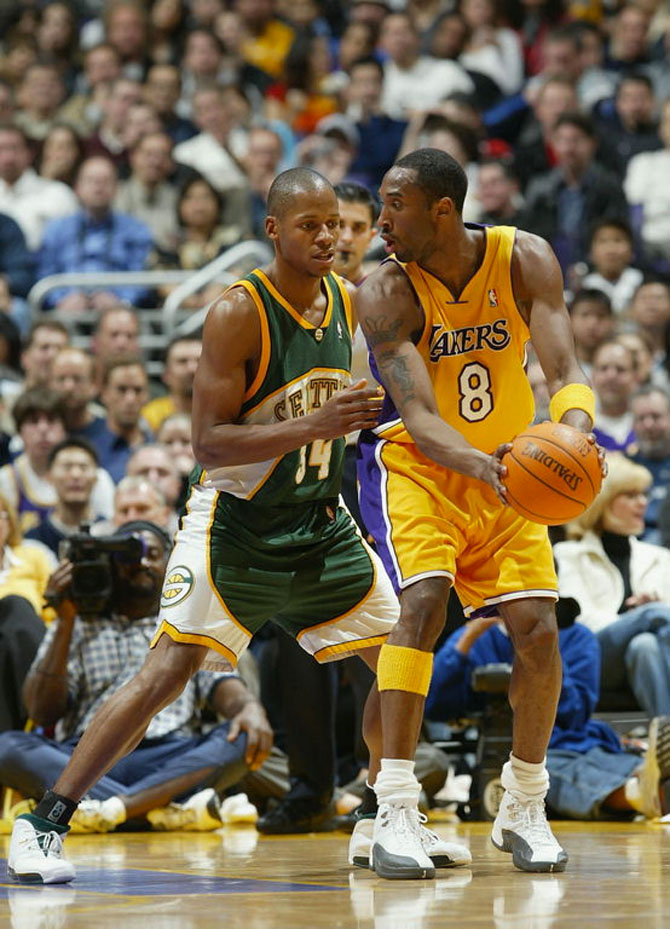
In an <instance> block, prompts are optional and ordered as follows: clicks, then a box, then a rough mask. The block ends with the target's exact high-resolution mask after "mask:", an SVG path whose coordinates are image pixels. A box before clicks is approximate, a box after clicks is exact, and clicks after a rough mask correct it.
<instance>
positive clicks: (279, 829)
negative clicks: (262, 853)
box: [256, 797, 335, 835]
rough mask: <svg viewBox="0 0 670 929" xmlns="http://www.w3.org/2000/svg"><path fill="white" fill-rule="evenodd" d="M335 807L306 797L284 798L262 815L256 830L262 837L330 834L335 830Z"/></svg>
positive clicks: (329, 803)
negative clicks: (313, 833) (308, 833)
mask: <svg viewBox="0 0 670 929" xmlns="http://www.w3.org/2000/svg"><path fill="white" fill-rule="evenodd" d="M334 816H335V805H334V804H333V802H332V801H329V802H328V803H326V804H324V803H322V802H317V801H314V800H312V799H310V798H308V797H285V798H284V799H283V800H280V801H279V803H278V804H277V805H276V806H275V807H273V808H272V809H271V810H270V811H269V812H267V813H264V814H263V816H261V817H260V819H259V820H258V822H257V823H256V828H257V829H258V831H259V832H262V833H263V834H264V835H292V834H294V833H301V832H331V831H332V830H333V829H334V828H335V823H334Z"/></svg>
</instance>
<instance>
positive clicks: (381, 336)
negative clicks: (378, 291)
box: [363, 316, 402, 349]
mask: <svg viewBox="0 0 670 929" xmlns="http://www.w3.org/2000/svg"><path fill="white" fill-rule="evenodd" d="M401 325H402V319H394V320H393V321H392V322H389V320H388V318H387V317H386V316H380V317H376V316H366V317H365V326H364V327H363V328H364V329H365V337H366V339H367V342H368V345H369V346H370V348H372V349H374V347H375V345H381V344H382V342H395V341H396V340H397V338H398V331H399V330H400V327H401Z"/></svg>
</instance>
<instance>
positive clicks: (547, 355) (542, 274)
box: [512, 231, 593, 432]
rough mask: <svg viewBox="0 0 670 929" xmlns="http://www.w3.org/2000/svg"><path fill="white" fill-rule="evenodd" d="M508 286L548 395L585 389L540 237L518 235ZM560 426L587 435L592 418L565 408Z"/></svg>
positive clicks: (554, 267) (553, 266)
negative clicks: (574, 387)
mask: <svg viewBox="0 0 670 929" xmlns="http://www.w3.org/2000/svg"><path fill="white" fill-rule="evenodd" d="M512 286H513V287H514V296H515V299H516V303H517V306H518V308H519V310H520V312H521V314H522V315H523V317H524V319H525V320H526V322H527V323H528V325H529V327H530V335H531V340H532V343H533V347H534V349H535V351H536V353H537V357H538V360H539V362H540V364H541V365H542V370H543V371H544V376H545V377H546V379H547V386H548V388H549V394H550V396H552V397H553V396H554V394H556V393H558V391H559V390H561V389H562V388H563V387H567V385H568V384H585V385H588V378H587V377H586V375H585V374H584V372H583V371H582V369H581V368H580V366H579V362H578V361H577V356H576V355H575V341H574V337H573V335H572V327H571V325H570V317H569V315H568V311H567V308H566V306H565V301H564V299H563V275H562V273H561V268H560V265H559V263H558V261H557V259H556V256H555V255H554V253H553V251H552V249H551V246H550V245H549V244H548V243H547V242H545V240H544V239H541V238H540V237H539V236H536V235H533V234H531V233H528V232H521V231H519V232H518V233H517V238H516V243H515V246H514V256H513V259H512ZM561 422H564V423H567V424H568V425H569V426H574V427H575V428H576V429H579V430H580V431H581V432H590V431H591V429H592V427H593V423H592V421H591V417H590V416H589V415H588V414H587V413H586V412H584V410H581V409H576V408H575V409H569V410H567V411H566V412H565V414H564V415H563V416H562V417H561Z"/></svg>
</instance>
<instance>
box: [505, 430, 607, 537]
mask: <svg viewBox="0 0 670 929" xmlns="http://www.w3.org/2000/svg"><path fill="white" fill-rule="evenodd" d="M503 463H504V464H505V465H506V466H507V475H506V476H505V478H504V479H503V483H504V484H505V487H507V500H508V502H509V504H510V506H511V507H513V508H514V509H515V510H516V511H517V513H520V514H521V515H522V516H525V517H526V518H527V519H531V520H532V521H533V522H535V523H543V524H544V525H545V526H559V525H560V524H561V523H565V522H568V520H571V519H575V518H576V517H577V516H580V515H581V514H582V513H583V512H584V510H585V509H586V508H587V506H589V504H591V503H592V502H593V500H594V499H595V497H596V495H597V493H598V491H599V490H600V484H601V481H602V473H601V471H600V461H599V460H598V452H597V450H596V448H595V446H594V445H593V444H592V443H591V442H588V441H587V439H586V437H585V436H584V434H583V433H581V432H579V431H578V430H577V429H573V428H572V426H566V425H564V424H563V423H540V424H539V425H538V426H531V427H530V428H528V429H526V431H525V432H522V433H521V435H518V436H517V437H516V438H515V439H514V441H513V442H512V450H511V451H510V452H509V453H508V454H506V455H505V456H504V457H503Z"/></svg>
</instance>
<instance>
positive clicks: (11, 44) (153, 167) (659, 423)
mask: <svg viewBox="0 0 670 929" xmlns="http://www.w3.org/2000/svg"><path fill="white" fill-rule="evenodd" d="M0 37H1V38H0V497H1V500H2V502H1V504H0V510H2V508H4V509H5V510H6V511H7V516H6V517H5V515H4V514H3V513H2V512H0V517H1V518H0V525H4V523H5V522H7V524H8V525H9V524H10V523H11V526H12V528H11V531H10V533H9V536H8V539H9V541H7V542H6V543H4V545H5V557H4V561H3V563H2V568H1V571H2V572H3V573H1V574H0V583H2V581H3V579H4V586H3V587H1V588H0V595H3V594H4V596H2V598H1V599H0V653H1V656H2V657H1V660H2V661H3V662H9V664H7V667H9V666H10V664H11V663H12V662H13V663H14V666H15V667H16V668H19V669H20V670H21V673H22V674H25V671H26V670H27V668H28V666H29V658H30V652H31V650H32V652H33V653H34V651H35V650H36V649H37V647H38V644H39V639H40V637H41V635H40V634H39V633H40V630H41V626H40V625H39V624H40V623H42V621H43V619H47V620H48V619H49V618H50V616H49V615H48V613H47V614H45V615H44V616H42V615H41V604H40V599H39V596H38V595H34V594H35V590H34V584H35V583H36V581H31V584H32V585H33V586H32V587H31V594H30V596H29V597H28V598H27V599H28V601H29V605H30V610H29V611H28V610H27V608H25V606H24V607H22V609H23V612H21V611H19V612H17V609H18V608H17V603H16V601H15V600H12V599H8V598H10V597H12V596H14V595H15V594H18V595H19V597H21V596H23V597H24V600H25V591H24V592H23V594H22V593H21V591H19V590H18V589H16V590H15V589H14V587H13V586H12V585H11V584H10V582H9V580H7V578H5V574H4V572H6V571H8V570H9V568H10V567H12V565H15V564H16V563H18V562H17V558H19V556H20V558H23V559H25V558H26V556H25V554H24V552H25V551H27V550H30V546H31V545H32V546H33V547H35V546H36V550H39V551H40V561H39V569H40V571H41V572H42V573H39V572H38V573H39V577H40V578H41V580H40V583H46V575H44V577H42V575H43V574H44V571H43V565H44V564H48V565H49V566H50V569H51V570H53V569H54V568H55V566H56V564H57V560H58V555H59V547H60V545H61V543H62V542H63V540H64V539H66V538H67V537H68V535H70V534H71V533H72V532H74V531H76V530H77V528H78V527H79V525H80V524H81V523H82V522H87V523H90V524H91V525H92V529H93V532H94V533H96V532H98V533H105V532H112V531H114V530H116V529H117V528H118V527H119V526H121V525H123V524H124V523H127V522H128V521H129V520H148V521H150V522H152V523H155V524H157V525H158V526H160V527H162V528H164V529H166V530H167V531H168V532H169V533H172V531H173V530H174V528H175V525H176V519H177V513H178V510H179V507H180V505H181V504H182V503H183V500H184V493H185V487H186V483H187V477H188V473H189V471H190V469H191V467H192V464H193V456H192V451H191V447H190V402H191V392H192V385H193V377H194V372H195V367H196V365H197V360H198V357H199V354H200V339H199V335H198V333H197V332H196V333H195V334H191V335H188V336H185V337H181V338H178V339H176V340H175V341H174V342H172V343H171V344H170V345H169V346H168V347H167V351H166V353H165V358H164V367H163V374H162V379H160V380H152V379H151V378H150V376H149V373H148V367H147V360H148V359H147V358H146V356H143V352H142V344H141V338H140V334H141V331H142V324H141V316H142V310H143V308H152V307H153V308H155V307H159V306H160V305H161V303H162V301H163V299H164V298H165V297H166V296H167V294H168V293H169V292H170V285H169V284H168V283H166V284H165V285H164V286H160V287H155V286H153V287H151V288H148V287H139V286H136V285H132V286H131V285H122V286H113V287H90V286H87V287H72V286H70V287H63V288H59V289H57V290H51V291H49V293H48V294H47V296H46V299H45V301H44V304H43V306H42V312H41V314H40V315H39V316H36V315H35V313H34V311H33V310H31V308H30V307H29V305H28V303H27V299H26V298H27V297H28V294H29V292H30V289H31V287H32V286H33V285H34V284H35V283H36V282H37V281H38V280H40V279H41V278H43V277H45V276H47V275H50V274H54V273H59V272H107V271H133V270H143V269H147V270H161V269H165V270H175V269H176V270H180V269H181V270H187V271H194V270H197V269H199V268H201V267H203V266H204V265H206V264H207V263H208V262H210V261H211V260H212V259H214V258H216V257H217V256H218V255H219V254H220V253H221V252H222V251H223V250H225V249H226V248H228V247H230V246H231V245H234V244H236V243H237V242H240V241H242V240H244V239H248V238H256V239H259V240H262V239H264V237H265V230H264V216H265V208H266V199H267V194H268V190H269V186H270V184H271V182H272V180H273V178H274V177H275V175H276V174H277V173H278V172H279V171H281V170H283V169H284V168H286V167H290V166H293V165H307V166H310V167H313V168H314V169H316V170H318V171H320V172H321V173H322V174H324V175H325V176H326V177H327V178H328V179H329V180H330V181H331V182H332V183H333V184H338V185H341V186H340V187H339V188H338V189H339V190H340V191H343V193H342V199H343V202H344V203H345V204H346V203H347V201H348V200H349V199H351V198H350V197H349V195H348V194H346V192H347V190H348V189H349V187H350V186H351V185H356V184H358V185H362V186H363V187H364V188H366V189H367V190H368V191H369V192H370V194H371V195H372V198H374V196H375V194H376V191H377V188H378V186H379V184H380V182H381V179H382V177H383V175H384V173H385V171H386V170H387V169H388V168H389V167H390V166H391V164H392V163H393V162H394V160H395V159H396V158H397V157H398V156H400V155H402V154H404V153H406V152H408V151H411V150H412V149H414V148H417V147H421V146H432V147H436V148H441V149H443V150H445V151H447V152H448V153H450V154H451V155H452V156H453V157H455V158H456V159H457V160H458V162H459V163H460V164H461V165H462V167H463V168H464V170H465V171H466V173H467V176H468V179H469V190H468V196H467V198H466V202H465V207H464V214H465V218H466V220H468V221H471V222H485V223H503V224H512V225H517V226H519V227H520V228H522V229H525V230H528V231H530V232H535V233H537V234H539V235H542V236H544V237H545V238H546V239H548V241H549V242H550V243H551V245H552V246H553V248H554V250H555V252H556V254H557V256H558V258H559V261H560V264H561V267H562V269H563V274H564V282H565V294H566V300H567V303H568V306H569V309H570V313H571V320H572V326H573V331H574V336H575V343H576V348H577V354H578V358H579V360H580V363H581V365H582V367H583V368H584V370H585V371H586V372H587V374H589V376H590V377H591V378H592V382H593V386H594V389H595V392H596V395H597V420H596V429H595V432H596V435H597V437H598V440H599V441H600V443H601V444H602V445H603V446H604V447H605V448H606V449H608V451H611V452H620V453H623V454H624V455H625V456H627V457H628V458H629V459H631V460H632V461H634V462H635V463H636V466H639V467H640V469H641V470H640V471H639V472H636V473H637V474H638V484H639V487H638V486H637V485H636V487H635V488H634V490H635V494H637V496H638V498H639V499H642V498H643V499H644V507H643V508H644V509H645V513H644V519H643V520H642V521H643V522H644V526H642V524H641V523H640V526H639V527H634V530H635V531H628V530H626V532H623V531H622V533H621V535H622V537H624V536H625V537H626V538H628V537H629V536H632V537H636V536H638V535H640V536H642V537H643V539H644V541H645V544H646V545H647V546H662V545H665V546H668V545H670V495H668V494H667V488H668V486H670V63H669V61H670V14H669V12H668V5H667V2H665V0H644V2H643V0H637V2H627V0H619V2H616V0H615V2H609V3H602V2H600V0H591V2H581V0H499V2H496V0H460V2H459V0H346V2H336V0H300V2H294V3H287V2H286V0H174V2H171V3H166V2H161V0H109V2H106V3H101V2H100V0H15V2H14V3H12V4H8V5H4V6H3V7H2V9H0ZM357 197H358V195H355V196H353V201H352V202H353V203H354V207H355V208H357V209H358V210H359V212H360V211H362V214H361V215H362V216H363V217H364V218H365V217H366V216H367V213H368V212H370V213H371V215H372V214H374V203H373V200H370V206H368V205H366V201H365V198H363V199H362V200H358V203H357V204H356V201H357ZM349 206H350V207H351V204H349ZM355 219H356V217H355ZM357 221H358V220H357ZM361 222H362V220H361V221H360V222H359V225H360V224H361ZM363 225H364V226H365V228H364V229H363V232H362V233H361V235H362V236H363V239H364V240H365V241H364V244H363V246H362V253H363V252H367V257H368V263H366V265H365V269H364V270H366V269H367V268H368V267H369V263H370V262H374V261H375V260H376V259H377V258H378V257H379V255H380V252H378V251H377V252H376V251H375V243H376V241H378V240H376V239H375V234H374V227H373V226H372V225H370V224H368V223H367V220H366V223H363ZM342 228H343V237H342V242H341V250H340V254H339V261H340V266H339V270H340V271H341V273H343V274H344V275H345V276H346V275H347V273H348V270H351V268H350V267H349V265H350V264H351V255H352V250H355V247H354V245H352V244H351V243H352V242H353V241H354V238H355V236H356V235H357V234H358V233H357V232H356V231H355V223H354V219H351V218H345V217H344V216H343V225H342ZM361 241H362V240H361ZM368 246H370V248H369V249H368ZM362 253H361V254H362ZM360 269H361V265H360V262H358V263H357V266H356V274H359V272H360ZM360 273H362V272H360ZM354 283H359V278H358V277H357V278H356V279H355V280H354ZM218 290H219V287H218V285H213V286H212V285H209V286H206V287H204V288H203V289H202V290H200V291H199V292H198V293H196V294H194V295H192V296H191V297H190V298H188V300H187V301H186V303H185V309H193V310H196V309H198V308H200V307H203V306H205V305H206V304H207V303H208V302H209V301H210V300H211V299H212V298H213V296H214V295H215V294H216V293H217V292H218ZM82 313H86V314H88V316H89V317H91V316H92V318H93V319H94V332H93V334H92V336H91V341H90V346H89V347H88V349H81V348H79V347H74V346H73V345H72V344H71V335H72V327H73V325H74V322H75V321H76V319H77V316H78V314H82ZM529 376H530V377H531V380H532V383H533V388H534V391H535V394H536V401H537V408H538V417H539V418H545V411H546V408H547V399H546V392H545V390H546V388H545V385H544V384H543V380H542V376H541V371H540V370H539V369H538V365H537V364H536V363H534V362H533V359H530V367H529ZM644 469H646V470H644ZM640 475H642V477H640ZM620 493H621V494H624V493H629V494H632V493H633V491H632V490H630V491H629V490H625V491H623V490H622V491H620ZM634 522H635V521H634V520H633V521H632V522H631V525H633V523H634ZM638 529H639V531H638ZM602 532H603V526H602V525H600V524H598V525H597V526H596V527H595V528H594V527H593V526H590V527H588V530H586V531H585V535H584V536H583V537H580V541H579V543H577V542H564V543H562V544H564V545H565V546H567V548H565V549H563V556H562V557H563V560H564V562H565V563H566V564H570V558H571V557H573V558H574V560H575V562H576V563H577V564H581V563H583V558H582V557H581V555H580V556H578V555H571V552H572V553H574V552H582V550H585V548H584V547H585V546H586V547H587V548H588V545H589V544H591V547H592V548H593V549H594V550H596V549H597V551H598V554H599V555H602V557H603V558H605V554H604V552H605V551H606V549H604V550H603V551H602V552H601V548H602V544H604V543H602V539H601V535H602ZM607 532H609V530H607V531H606V533H605V538H606V541H607V540H609V541H611V539H610V538H609V535H607ZM615 534H616V533H615ZM610 535H611V533H610ZM22 536H25V541H23V540H22ZM621 545H623V548H624V549H625V550H626V552H628V553H629V551H630V545H629V547H628V548H626V546H625V545H624V544H623V543H620V547H621ZM575 546H576V547H575ZM632 550H633V552H635V551H636V549H635V546H633V549H632ZM13 551H16V552H17V553H18V555H11V552H13ZM644 551H645V552H647V553H648V554H649V551H653V549H649V548H647V549H645V550H644ZM617 552H618V553H619V554H620V551H619V550H617ZM559 554H561V550H559ZM608 554H609V553H608ZM628 557H629V556H628ZM649 557H651V555H650V556H649ZM621 564H623V565H624V567H625V565H626V564H627V562H626V561H625V558H624V561H623V562H622V561H621V559H620V560H619V562H616V559H615V566H614V567H613V568H612V566H611V565H610V566H608V570H614V571H617V570H619V569H620V567H621ZM566 570H568V569H566V568H565V567H564V568H563V574H565V572H566ZM36 576H37V574H36ZM569 576H571V577H572V578H573V579H574V572H573V574H572V575H569ZM615 576H617V577H618V575H615ZM8 577H9V578H10V579H11V574H9V575H8ZM561 583H564V581H563V580H562V581H561ZM565 583H567V582H565ZM617 584H618V581H617ZM8 585H9V586H8ZM647 586H648V585H647ZM647 586H645V584H642V586H641V587H640V589H635V586H634V587H633V591H632V592H631V590H630V578H628V579H626V575H625V571H624V575H623V590H624V593H625V595H624V594H622V597H621V598H619V599H620V601H621V602H617V603H614V602H612V603H611V604H608V610H609V612H608V617H609V618H608V625H607V629H608V630H609V632H608V633H606V632H605V631H604V630H602V629H600V628H596V627H595V626H593V623H591V625H592V627H593V631H594V633H595V634H596V638H597V639H598V641H600V644H601V646H602V642H603V641H604V640H605V639H607V638H608V636H609V634H610V633H611V632H612V630H613V629H614V628H615V624H616V622H617V621H618V622H623V617H622V618H621V619H619V620H617V618H616V617H617V616H618V614H619V613H622V614H625V613H626V612H627V611H632V610H637V609H638V608H640V609H642V606H643V604H648V603H651V602H655V601H657V600H659V599H663V604H662V605H663V607H664V609H663V610H656V611H655V612H654V616H663V617H664V618H663V621H662V623H661V620H658V619H654V622H653V627H654V628H653V633H654V642H653V643H651V644H653V648H655V649H656V650H659V649H660V650H662V655H661V658H658V656H656V657H657V659H658V661H659V662H661V663H662V661H665V662H667V663H668V666H670V654H666V653H665V650H667V649H669V648H670V644H668V643H669V642H670V636H669V637H668V638H667V641H666V636H665V635H664V634H659V629H660V626H661V625H665V623H666V621H667V622H668V623H669V628H670V602H668V603H667V604H666V603H665V598H664V597H661V590H660V587H654V589H651V588H649V589H647ZM586 587H588V584H587V585H586ZM617 589H618V587H617ZM571 595H572V596H575V597H576V599H577V600H578V601H579V597H578V596H577V595H576V594H575V593H574V591H573V593H572V594H571ZM633 596H635V597H638V596H639V597H644V598H645V600H644V601H641V602H640V603H638V602H635V603H633V601H632V600H631V597H633ZM5 601H7V602H6V603H5ZM3 604H4V606H3ZM579 606H580V610H581V612H583V613H585V614H586V612H588V607H587V605H586V604H579ZM3 610H4V611H5V612H4V613H3V612H2V611H3ZM666 610H667V611H668V619H667V620H666V619H665V613H666ZM578 612H579V611H578ZM642 612H643V613H644V615H645V616H647V617H648V616H649V615H650V609H648V608H647V609H645V610H643V611H642ZM5 613H6V615H7V616H8V617H9V619H7V620H5V618H4V616H5ZM28 613H29V616H30V621H29V622H27V621H26V623H25V625H26V628H29V629H30V630H31V633H30V637H29V639H28V640H26V641H25V642H23V643H21V650H20V657H19V658H16V657H13V656H15V655H16V654H17V653H16V640H15V634H14V633H15V629H16V627H17V623H21V622H23V619H22V617H23V615H24V614H26V615H27V614H28ZM637 616H638V613H635V618H637ZM10 619H11V621H10ZM586 624H587V625H589V623H588V622H587V623H586ZM616 628H617V629H620V628H623V627H622V626H619V627H616ZM635 628H636V630H637V632H640V634H642V632H645V633H646V632H648V630H646V627H645V630H642V627H639V628H638V626H636V627H635ZM5 633H6V638H7V641H9V639H10V637H11V640H12V648H14V649H15V651H14V652H12V653H11V654H10V653H9V652H8V651H7V654H10V657H9V658H7V659H6V658H5V657H4V655H5V652H4V651H3V649H5V645H4V644H3V637H5ZM631 641H632V639H631ZM629 645H630V642H629V641H628V640H626V641H625V643H623V642H622V643H620V651H619V654H618V658H617V660H618V662H619V670H620V671H621V668H623V669H624V670H623V671H621V674H620V675H619V677H620V678H621V680H623V679H624V678H626V677H627V683H628V684H629V685H630V687H631V689H632V691H633V695H634V696H637V698H638V700H639V702H641V703H642V704H643V705H644V708H645V709H647V710H649V712H650V713H654V712H662V713H668V712H670V710H668V709H667V708H666V707H665V704H663V705H662V706H661V705H660V704H656V703H654V702H653V701H652V700H651V698H649V695H648V693H647V692H646V691H644V688H641V687H639V686H638V683H637V682H638V680H639V676H638V675H636V674H634V673H633V670H632V662H633V660H634V657H632V654H633V653H632V651H631V650H630V649H629V651H628V652H626V649H628V647H629ZM637 646H639V647H642V646H645V647H646V648H647V651H648V650H649V648H650V642H649V639H645V640H644V641H642V642H637ZM626 656H627V657H626ZM638 657H639V656H638ZM622 662H623V664H622ZM626 662H628V665H627V666H626V668H624V665H625V664H626ZM3 667H5V664H3ZM608 670H609V671H611V672H612V674H611V675H610V677H607V671H608ZM626 670H627V672H628V673H627V674H626V673H624V671H626ZM17 673H18V672H17ZM614 677H616V675H614V670H613V669H612V668H611V667H610V668H609V669H608V668H607V667H605V666H604V669H603V680H604V681H605V680H607V683H608V686H611V685H612V681H613V680H614ZM7 681H8V686H7V688H6V693H4V694H2V695H1V696H0V701H4V702H5V709H6V713H5V715H3V714H2V707H0V723H1V725H0V729H1V728H3V727H4V728H14V727H20V726H21V725H22V724H23V722H24V718H25V711H23V710H22V709H21V707H20V695H18V690H17V688H18V686H19V685H18V683H17V682H16V681H10V680H9V678H7ZM659 706H660V709H659Z"/></svg>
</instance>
